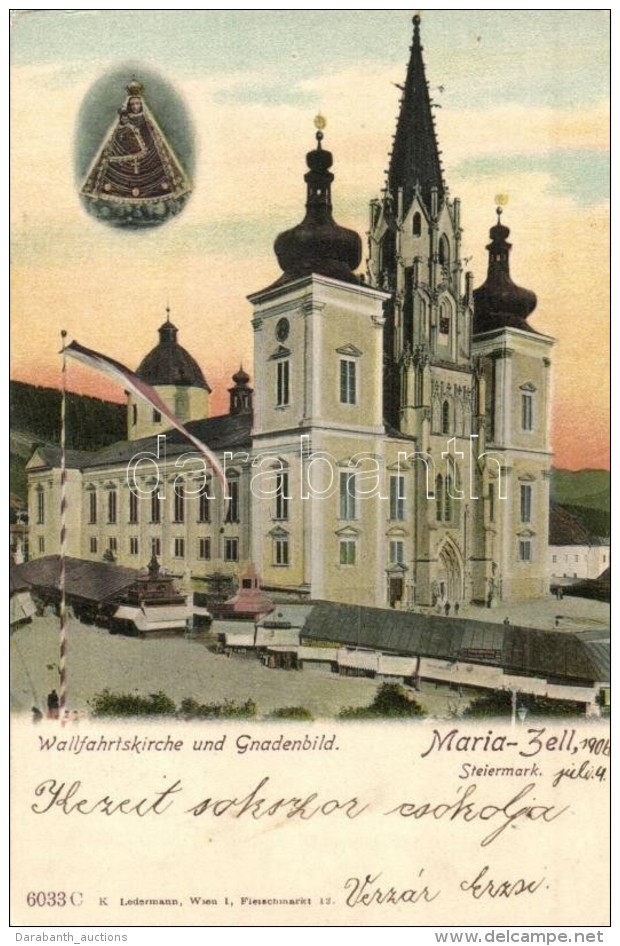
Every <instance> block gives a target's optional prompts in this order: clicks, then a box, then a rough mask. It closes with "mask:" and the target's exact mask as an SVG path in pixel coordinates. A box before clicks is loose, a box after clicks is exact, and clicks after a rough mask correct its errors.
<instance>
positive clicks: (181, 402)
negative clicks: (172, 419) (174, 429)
mask: <svg viewBox="0 0 620 946" xmlns="http://www.w3.org/2000/svg"><path fill="white" fill-rule="evenodd" d="M174 413H175V414H176V416H177V417H178V418H179V420H187V418H188V417H189V394H188V392H187V391H177V393H176V394H175V396H174Z"/></svg>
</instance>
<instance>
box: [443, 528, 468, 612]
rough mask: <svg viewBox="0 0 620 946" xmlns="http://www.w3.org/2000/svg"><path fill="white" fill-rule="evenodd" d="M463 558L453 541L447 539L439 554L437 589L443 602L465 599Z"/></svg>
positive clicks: (451, 602) (453, 603) (452, 603)
mask: <svg viewBox="0 0 620 946" xmlns="http://www.w3.org/2000/svg"><path fill="white" fill-rule="evenodd" d="M463 579H464V570H463V559H462V558H461V554H460V552H459V550H458V549H457V547H456V545H454V543H453V542H451V541H449V540H447V541H446V542H444V544H443V545H442V546H441V549H440V550H439V555H438V556H437V578H436V580H437V591H438V599H439V601H440V602H441V603H442V604H446V603H447V602H449V603H450V604H451V605H455V604H456V602H457V601H459V602H460V601H462V600H463V590H464V589H463Z"/></svg>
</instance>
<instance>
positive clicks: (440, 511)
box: [435, 473, 443, 522]
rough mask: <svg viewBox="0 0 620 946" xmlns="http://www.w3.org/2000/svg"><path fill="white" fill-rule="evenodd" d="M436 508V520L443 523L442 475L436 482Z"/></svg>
mask: <svg viewBox="0 0 620 946" xmlns="http://www.w3.org/2000/svg"><path fill="white" fill-rule="evenodd" d="M435 507H436V512H435V518H436V519H437V522H441V520H442V519H443V476H442V475H441V473H440V474H439V475H438V477H437V479H436V480H435Z"/></svg>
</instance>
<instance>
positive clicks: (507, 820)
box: [31, 776, 570, 847]
mask: <svg viewBox="0 0 620 946" xmlns="http://www.w3.org/2000/svg"><path fill="white" fill-rule="evenodd" d="M536 789H537V786H536V785H535V783H533V782H530V783H528V784H526V785H524V786H523V787H521V788H520V789H519V790H518V791H515V790H514V788H512V789H508V790H506V791H504V792H503V793H500V797H499V798H498V799H497V800H492V801H484V802H483V800H482V799H481V797H480V792H479V788H478V784H477V783H475V782H473V783H470V784H469V785H467V787H466V788H464V787H462V786H461V787H458V788H457V789H456V790H455V791H454V793H453V794H452V795H451V796H448V797H447V798H437V799H435V798H433V799H430V798H426V799H419V800H418V799H411V800H409V799H408V800H399V801H397V803H396V804H395V805H393V806H390V807H389V808H383V809H379V810H376V809H375V810H374V813H375V814H376V813H378V814H380V815H383V816H385V817H389V818H399V819H401V820H403V821H405V822H419V821H423V820H425V821H427V822H428V821H437V822H447V823H450V822H455V821H462V822H472V823H480V824H482V825H484V829H483V832H482V835H483V836H482V838H481V840H480V845H481V846H482V847H486V846H488V845H490V844H492V843H493V842H494V841H496V840H497V839H498V838H499V837H500V836H501V835H502V834H503V833H504V832H505V831H506V829H507V828H514V827H516V826H517V825H518V824H519V823H521V822H538V823H540V824H549V823H550V822H553V821H556V820H557V819H558V818H561V817H562V816H563V815H564V814H565V813H566V812H567V811H568V810H569V807H570V806H569V805H565V806H564V807H562V808H558V807H557V806H556V805H553V804H550V803H548V802H544V801H541V800H539V798H538V794H537V791H536ZM191 794H192V792H191V791H190V790H189V789H187V788H186V787H185V786H184V785H183V783H182V781H181V779H176V780H175V781H171V782H170V784H169V785H168V786H165V787H161V788H156V789H155V790H154V791H152V792H147V793H145V794H143V796H142V797H140V798H124V797H122V796H120V797H119V796H116V797H115V796H114V795H112V794H108V793H106V792H105V790H104V791H100V790H98V789H97V788H96V789H95V790H94V791H89V790H87V789H86V788H84V787H83V785H82V782H81V781H79V780H77V781H73V782H70V783H69V782H64V781H60V780H57V779H54V778H48V779H44V781H42V782H40V783H39V784H38V785H37V786H36V788H35V789H34V795H35V801H34V802H33V803H32V805H31V810H32V811H33V812H34V813H35V814H36V815H50V814H52V813H54V812H56V813H58V812H60V813H61V814H63V815H105V816H107V817H112V816H114V815H135V816H137V817H139V818H145V817H148V816H160V817H161V816H162V815H166V814H167V813H168V812H169V811H170V810H171V809H172V808H173V807H176V808H179V807H180V803H181V802H182V803H183V808H182V812H183V814H184V815H186V816H190V817H193V818H204V817H210V818H224V817H227V818H234V819H240V818H245V819H253V820H254V821H261V820H264V819H271V818H278V819H281V820H284V821H291V820H293V819H294V820H296V821H299V822H304V821H310V820H311V819H313V818H318V819H320V818H329V817H332V818H333V817H340V818H345V819H348V820H350V821H352V820H355V819H357V818H359V817H361V816H362V815H365V814H368V813H370V812H371V811H373V809H372V808H371V805H370V803H369V802H367V801H364V799H363V798H359V797H357V796H351V797H344V798H339V797H336V796H332V797H330V796H329V795H320V794H319V792H316V791H312V790H310V791H305V790H304V791H302V792H300V793H299V794H298V795H294V796H286V795H280V794H279V793H278V791H277V788H276V787H275V786H274V785H272V780H271V779H270V778H269V776H265V777H264V778H262V779H261V780H260V781H259V782H258V783H257V784H256V785H254V786H253V787H250V788H249V790H241V791H238V792H237V791H236V792H232V793H228V792H226V793H224V794H222V795H220V794H209V793H206V794H204V795H202V797H201V796H198V801H193V800H192V799H191ZM188 798H189V802H190V803H189V805H188V804H187V799H188ZM487 829H490V830H487Z"/></svg>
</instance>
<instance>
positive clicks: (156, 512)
mask: <svg viewBox="0 0 620 946" xmlns="http://www.w3.org/2000/svg"><path fill="white" fill-rule="evenodd" d="M151 522H161V506H160V503H159V495H158V493H157V490H153V492H152V493H151Z"/></svg>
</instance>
